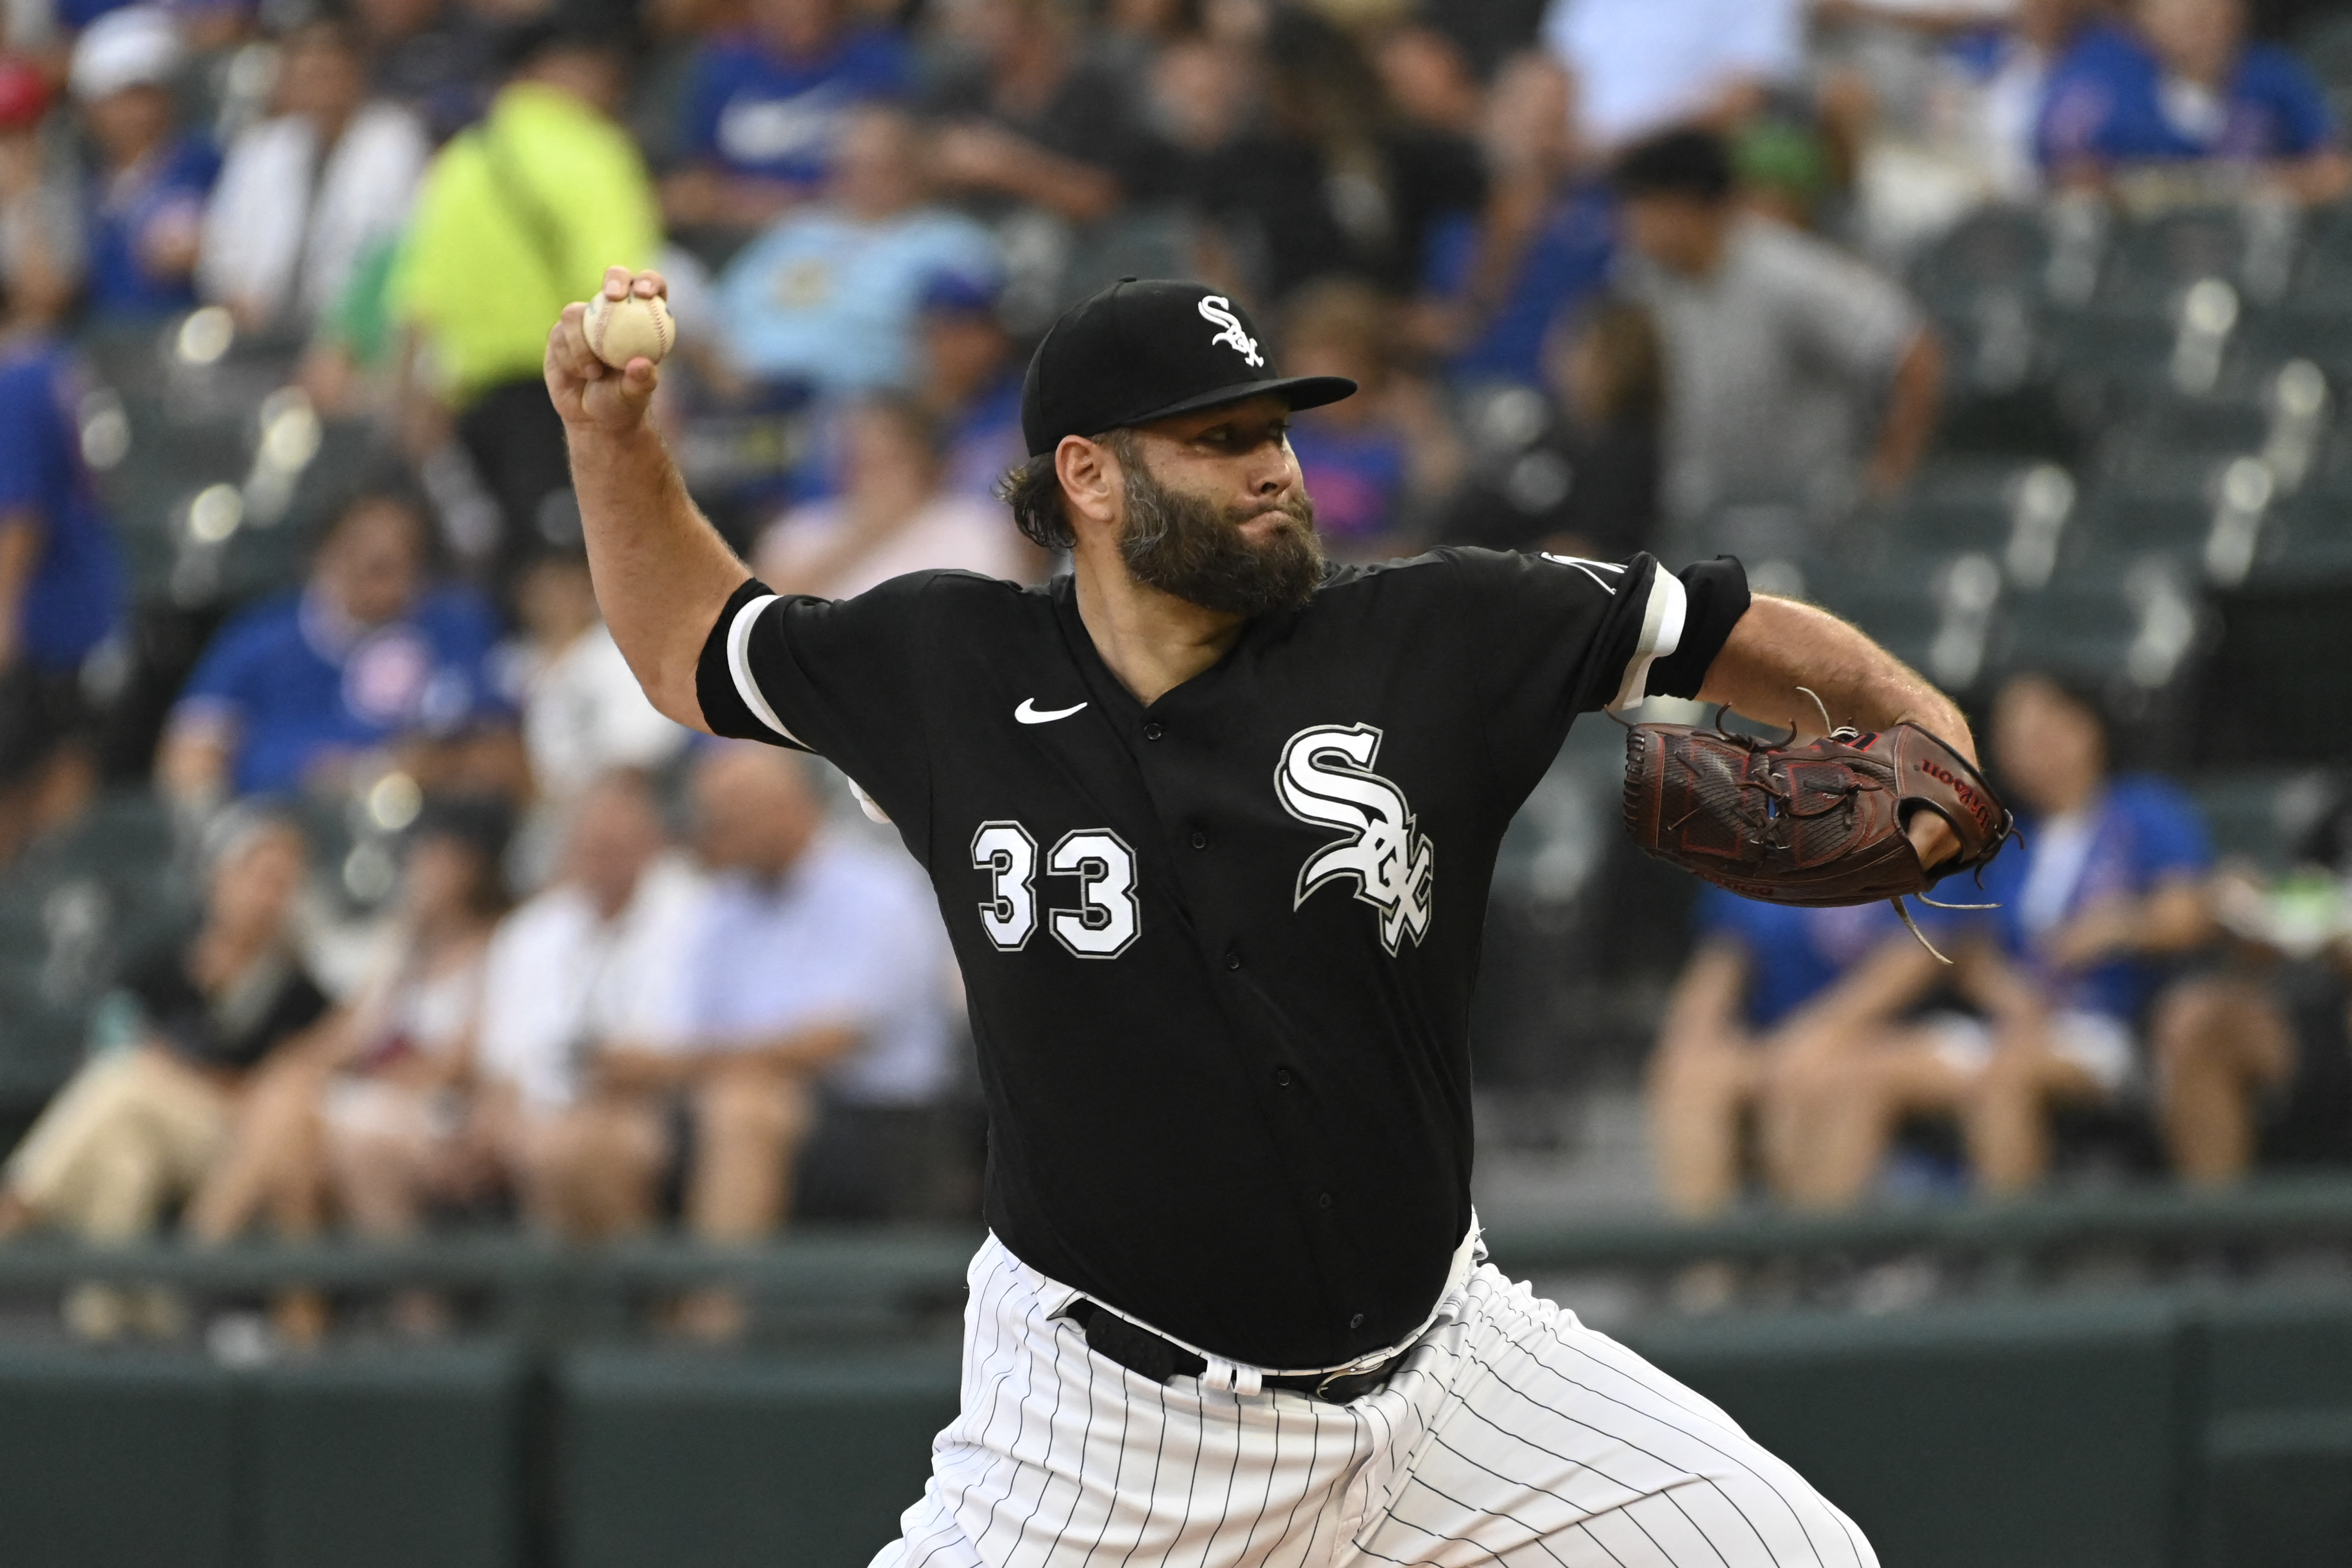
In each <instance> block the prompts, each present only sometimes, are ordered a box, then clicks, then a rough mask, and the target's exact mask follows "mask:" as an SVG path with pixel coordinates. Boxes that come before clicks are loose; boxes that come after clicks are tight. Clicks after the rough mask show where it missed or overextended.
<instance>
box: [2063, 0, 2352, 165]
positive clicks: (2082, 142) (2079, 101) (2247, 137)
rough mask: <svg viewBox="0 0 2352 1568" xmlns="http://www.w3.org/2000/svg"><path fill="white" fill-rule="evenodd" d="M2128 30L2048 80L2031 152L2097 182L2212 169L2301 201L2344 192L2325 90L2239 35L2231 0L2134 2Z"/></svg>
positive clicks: (2239, 7)
mask: <svg viewBox="0 0 2352 1568" xmlns="http://www.w3.org/2000/svg"><path fill="white" fill-rule="evenodd" d="M2133 16H2134V21H2135V23H2136V28H2135V30H2134V31H2133V32H2131V33H2117V34H2113V35H2102V38H2101V42H2100V45H2099V47H2090V48H2078V49H2076V50H2075V51H2074V54H2073V55H2072V56H2070V57H2069V58H2068V59H2067V60H2066V61H2065V62H2064V64H2063V66H2062V67H2061V68H2058V69H2057V70H2056V71H2055V72H2054V73H2053V76H2052V78H2051V82H2050V87H2049V99H2048V102H2047V105H2046V107H2045V108H2044V110H2043V111H2042V136H2041V141H2042V162H2044V163H2045V164H2046V165H2048V166H2049V167H2050V169H2051V170H2052V172H2053V176H2054V177H2056V178H2058V179H2060V180H2061V181H2063V182H2065V183H2074V184H2078V185H2079V184H2098V183H2104V182H2105V181H2106V180H2109V179H2111V178H2115V177H2118V176H2128V175H2132V174H2134V173H2135V172H2138V173H2142V174H2145V173H2147V172H2151V171H2161V172H2164V173H2166V174H2168V175H2176V174H2179V173H2180V172H2189V173H2190V174H2192V175H2193V174H2195V173H2197V172H2199V169H2198V166H2200V165H2201V166H2206V167H2208V168H2215V167H2218V169H2219V170H2221V171H2222V172H2224V173H2225V175H2226V176H2227V177H2231V178H2242V177H2244V176H2246V175H2249V174H2251V175H2252V176H2254V177H2256V178H2259V179H2261V180H2263V181H2265V182H2267V183H2271V184H2273V185H2275V186H2277V187H2279V188H2281V189H2283V190H2284V191H2286V192H2288V193H2291V194H2293V195H2294V196H2295V197H2296V198H2297V199H2299V200H2302V201H2305V202H2326V201H2332V200H2334V199H2335V198H2336V197H2338V196H2340V195H2342V194H2344V193H2345V192H2346V191H2347V189H2352V161H2347V158H2346V157H2345V154H2344V151H2343V149H2342V147H2341V145H2340V143H2339V141H2338V136H2337V130H2336V123H2335V117H2334V116H2333V114H2331V113H2330V111H2329V110H2328V107H2327V98H2326V93H2325V92H2324V91H2323V90H2322V89H2321V87H2320V85H2319V83H2318V81H2317V80H2316V79H2315V78H2314V77H2313V76H2312V74H2311V72H2310V71H2309V70H2308V69H2306V68H2305V67H2304V65H2303V64H2302V62H2301V61H2299V60H2297V59H2296V58H2295V57H2294V56H2293V55H2291V54H2288V53H2287V52H2286V51H2285V50H2284V49H2280V48H2277V47H2273V46H2271V45H2268V44H2259V43H2249V42H2247V41H2246V37H2245V28H2246V17H2245V10H2244V5H2243V3H2242V0H2138V4H2137V5H2136V6H2135V7H2134V14H2133Z"/></svg>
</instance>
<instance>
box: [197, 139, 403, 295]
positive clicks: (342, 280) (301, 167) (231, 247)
mask: <svg viewBox="0 0 2352 1568" xmlns="http://www.w3.org/2000/svg"><path fill="white" fill-rule="evenodd" d="M431 155H432V143H431V142H430V141H428V140H427V138H426V136H425V128H424V127H423V126H422V125H421V124H419V123H418V121H417V119H416V117H415V115H413V114H411V113H410V112H409V111H408V110H405V109H402V108H400V107H399V106H398V105H396V104H389V103H371V104H367V105H365V106H363V107H362V109H361V110H359V112H358V113H356V114H354V115H353V116H352V120H351V123H350V124H349V125H348V126H346V127H345V128H344V130H343V134H342V136H341V138H340V139H338V140H337V141H336V142H335V144H334V146H333V147H332V148H331V149H330V150H329V152H328V153H327V159H326V166H325V167H324V168H323V169H321V168H320V166H319V129H318V127H317V126H316V125H315V124H314V123H312V122H311V120H310V119H309V118H308V117H307V116H303V115H295V114H288V115H280V116H278V118H277V119H274V120H263V121H262V122H261V123H260V124H258V125H257V126H254V127H253V128H252V129H251V130H249V131H246V132H244V134H242V135H240V136H239V137H238V138H237V139H236V141H235V142H233V143H231V145H230V147H229V150H228V157H227V159H226V161H225V162H223V163H222V165H221V175H220V181H219V183H217V184H215V186H214V187H213V193H212V199H211V201H210V202H209V203H208V204H206V206H205V228H204V249H203V252H202V255H201V257H200V259H199V260H198V261H197V263H196V287H197V289H198V291H199V292H200V293H201V294H203V296H204V297H205V298H207V299H211V300H215V301H219V302H222V303H243V304H246V305H248V306H251V307H253V308H257V309H259V310H260V311H261V312H263V313H264V314H265V315H267V316H269V317H271V318H277V317H281V316H286V315H289V313H290V314H291V315H292V317H293V318H294V319H295V320H296V321H297V322H298V323H302V324H307V323H308V322H309V321H310V320H311V319H313V318H315V317H316V316H317V315H318V314H319V313H320V311H322V310H324V309H326V308H328V307H329V306H331V305H332V304H333V303H334V301H335V299H336V298H337V297H338V296H339V295H340V294H341V292H342V289H343V287H344V286H345V285H346V284H347V283H348V282H349V281H350V279H351V276H352V267H355V266H356V265H357V264H358V263H359V261H360V259H361V258H362V256H364V255H365V254H366V253H367V251H368V249H369V248H370V247H371V246H373V245H375V244H378V243H389V242H391V241H392V240H394V239H395V238H396V237H397V236H398V235H399V234H400V230H401V226H402V225H404V223H405V222H406V221H407V219H408V208H409V203H410V201H411V199H412V198H413V197H414V196H415V192H416V183H417V181H418V179H419V177H420V176H421V175H422V174H423V173H424V172H425V161H426V160H427V159H428V158H429V157H430V156H431Z"/></svg>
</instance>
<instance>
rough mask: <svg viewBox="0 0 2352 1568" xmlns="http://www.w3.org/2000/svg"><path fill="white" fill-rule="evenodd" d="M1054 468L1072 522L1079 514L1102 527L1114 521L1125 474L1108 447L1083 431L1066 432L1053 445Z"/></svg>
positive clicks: (1124, 487)
mask: <svg viewBox="0 0 2352 1568" xmlns="http://www.w3.org/2000/svg"><path fill="white" fill-rule="evenodd" d="M1054 472H1055V475H1056V476H1058V477H1059V478H1060V479H1061V481H1062V500H1063V504H1064V505H1065V506H1066V507H1068V508H1069V512H1070V520H1071V522H1072V523H1073V525H1075V524H1076V523H1077V521H1078V520H1079V519H1080V518H1084V519H1085V520H1086V521H1087V522H1090V523H1097V524H1100V525H1102V526H1103V527H1106V528H1108V527H1110V526H1111V525H1113V524H1115V523H1117V522H1118V515H1119V507H1120V504H1121V501H1122V499H1123V498H1124V497H1125V496H1126V493H1127V475H1126V472H1125V471H1124V470H1123V469H1121V468H1120V467H1119V465H1118V454H1116V453H1114V452H1113V451H1111V449H1110V448H1109V447H1108V446H1106V445H1104V444H1102V443H1101V442H1099V441H1089V440H1087V438H1086V437H1085V436H1083V435H1066V436H1064V437H1062V444H1060V445H1059V446H1057V447H1055V449H1054Z"/></svg>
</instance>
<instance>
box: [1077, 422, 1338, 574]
mask: <svg viewBox="0 0 2352 1568" xmlns="http://www.w3.org/2000/svg"><path fill="white" fill-rule="evenodd" d="M1114 450H1116V451H1117V452H1118V459H1119V467H1120V469H1121V470H1122V471H1123V472H1124V474H1125V475H1126V479H1127V521H1126V524H1125V526H1124V527H1123V528H1121V529H1120V531H1119V538H1118V549H1119V554H1120V555H1121V556H1122V557H1123V558H1125V559H1126V561H1127V570H1129V572H1131V573H1133V574H1134V577H1135V580H1137V581H1138V582H1140V583H1143V584H1145V585H1147V586H1149V587H1151V588H1156V589H1158V590H1160V592H1162V593H1166V594H1170V595H1172V596H1174V597H1175V598H1178V599H1181V600H1185V601H1189V602H1191V603H1193V604H1197V605H1200V606H1201V607H1202V609H1204V610H1217V611H1223V612H1225V613H1227V614H1231V615H1244V616H1257V615H1265V614H1270V613H1272V612H1276V611H1278V610H1296V609H1297V608H1298V607H1299V606H1300V605H1302V604H1304V603H1306V602H1307V598H1308V596H1309V595H1311V594H1312V593H1313V592H1314V591H1315V589H1316V585H1317V584H1318V583H1320V582H1321V581H1322V580H1323V566H1324V563H1323V544H1322V541H1321V540H1320V539H1318V538H1316V537H1315V504H1314V503H1313V502H1312V501H1310V500H1308V499H1307V496H1306V494H1305V493H1304V492H1303V491H1302V492H1298V493H1296V494H1294V495H1292V496H1290V497H1288V498H1287V499H1286V500H1282V501H1278V502H1275V503H1273V504H1271V505H1267V506H1260V507H1240V508H1234V507H1222V506H1219V505H1217V504H1216V503H1215V502H1213V501H1211V500H1209V499H1207V498H1206V497H1201V496H1194V495H1191V494H1188V493H1186V492H1183V491H1181V490H1171V489H1170V488H1168V487H1167V486H1164V485H1162V484H1160V481H1159V480H1158V479H1157V478H1155V477H1154V476H1152V473H1151V471H1150V468H1149V467H1147V466H1146V465H1145V464H1144V461H1143V454H1142V451H1141V449H1140V444H1139V443H1136V442H1134V441H1132V440H1129V441H1125V442H1121V443H1119V444H1118V445H1116V446H1115V447H1114ZM1268 516H1272V517H1275V519H1276V520H1275V522H1274V523H1273V525H1272V526H1271V527H1270V528H1267V529H1265V532H1264V537H1262V538H1255V539H1253V538H1250V537H1249V536H1248V535H1246V534H1244V533H1243V532H1242V528H1243V525H1244V524H1246V523H1251V522H1255V521H1256V520H1257V519H1258V518H1260V517H1268Z"/></svg>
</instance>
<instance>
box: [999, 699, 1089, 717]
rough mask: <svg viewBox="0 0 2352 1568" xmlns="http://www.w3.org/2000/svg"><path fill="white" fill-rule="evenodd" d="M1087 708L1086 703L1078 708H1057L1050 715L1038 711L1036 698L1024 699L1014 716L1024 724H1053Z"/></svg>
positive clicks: (1015, 709)
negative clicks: (1080, 709)
mask: <svg viewBox="0 0 2352 1568" xmlns="http://www.w3.org/2000/svg"><path fill="white" fill-rule="evenodd" d="M1084 706H1087V705H1086V704H1084V703H1079V704H1078V705H1077V706H1076V707H1057V708H1055V709H1054V710H1053V711H1052V712H1050V713H1043V712H1040V711H1038V707H1037V699H1036V698H1034V697H1023V698H1022V699H1021V706H1019V707H1017V708H1014V709H1013V717H1014V718H1017V719H1019V720H1020V721H1021V722H1022V723H1023V724H1051V723H1053V722H1054V721H1055V719H1057V718H1067V717H1069V716H1071V715H1072V714H1074V713H1076V712H1077V711H1078V708H1082V707H1084Z"/></svg>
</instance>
